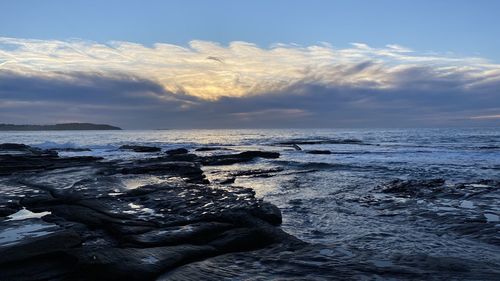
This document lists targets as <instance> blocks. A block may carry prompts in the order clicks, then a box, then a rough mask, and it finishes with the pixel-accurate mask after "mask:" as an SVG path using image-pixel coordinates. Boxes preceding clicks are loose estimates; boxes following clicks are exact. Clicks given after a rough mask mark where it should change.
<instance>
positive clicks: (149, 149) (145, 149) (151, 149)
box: [119, 145, 161, 153]
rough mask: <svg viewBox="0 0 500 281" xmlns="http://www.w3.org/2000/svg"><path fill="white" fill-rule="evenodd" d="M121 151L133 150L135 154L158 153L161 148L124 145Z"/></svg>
mask: <svg viewBox="0 0 500 281" xmlns="http://www.w3.org/2000/svg"><path fill="white" fill-rule="evenodd" d="M119 149H124V150H132V151H134V152H140V153H143V152H158V151H161V148H159V147H155V146H144V145H122V146H120V147H119Z"/></svg>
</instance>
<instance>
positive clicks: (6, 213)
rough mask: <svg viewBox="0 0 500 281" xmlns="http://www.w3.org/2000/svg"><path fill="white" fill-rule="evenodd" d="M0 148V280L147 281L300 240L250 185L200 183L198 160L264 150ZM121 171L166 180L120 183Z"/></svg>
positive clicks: (243, 157) (256, 154)
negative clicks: (154, 153) (73, 152)
mask: <svg viewBox="0 0 500 281" xmlns="http://www.w3.org/2000/svg"><path fill="white" fill-rule="evenodd" d="M0 149H1V150H2V154H1V155H0V157H2V162H1V163H2V164H1V166H0V172H1V175H2V177H1V178H0V185H1V186H0V188H1V189H2V194H1V195H0V209H1V212H0V280H52V279H57V280H122V279H127V280H153V279H155V278H156V277H158V276H160V275H162V274H165V273H167V272H169V271H171V270H173V269H175V268H178V267H180V266H183V265H186V264H189V263H192V262H195V261H201V260H207V259H211V258H213V257H216V256H220V255H224V254H228V253H235V252H242V251H254V250H258V249H263V248H267V247H269V246H270V245H276V244H282V243H285V244H289V243H290V244H294V245H296V247H297V249H298V248H300V247H302V246H303V245H305V243H303V242H301V241H299V240H298V239H296V238H294V237H292V236H290V235H288V234H286V233H285V232H283V231H282V230H281V229H280V228H279V227H278V226H279V224H280V223H281V212H280V211H279V209H278V208H277V207H275V206H273V205H271V204H269V203H266V202H263V201H262V200H260V199H257V198H256V197H255V193H254V191H253V190H252V189H249V188H238V187H231V188H225V189H221V188H215V187H211V186H209V185H206V183H207V182H206V180H205V179H204V178H205V177H204V175H203V171H202V170H201V168H200V165H201V164H200V163H213V162H214V161H219V162H221V161H223V160H222V159H224V161H227V162H229V161H231V162H238V161H250V160H252V159H254V158H255V157H277V156H279V155H276V154H273V153H266V152H249V153H241V154H237V155H231V156H218V157H216V156H211V158H210V159H207V158H202V157H198V156H196V157H191V158H189V159H182V160H179V159H177V158H176V157H178V156H179V155H182V156H183V157H185V155H187V151H186V153H184V152H182V153H173V154H172V153H170V156H167V157H157V158H151V159H141V160H128V161H104V160H103V159H100V158H95V157H59V156H58V155H57V153H54V152H53V151H43V150H39V149H34V148H31V147H29V146H24V145H14V144H8V145H2V146H0ZM137 149H138V150H140V151H141V152H143V151H145V149H144V148H142V147H141V148H137V147H134V148H133V150H134V151H135V150H137ZM13 151H14V152H15V153H11V152H13ZM178 160H179V161H178ZM185 160H190V161H185ZM130 175H133V176H144V175H148V176H151V175H161V176H162V177H163V178H164V179H166V181H168V182H161V183H156V184H146V185H140V186H138V187H136V188H126V187H125V188H124V187H123V181H124V177H129V176H130ZM227 263H228V264H229V263H231V261H230V260H228V261H227ZM28 274H29V275H28Z"/></svg>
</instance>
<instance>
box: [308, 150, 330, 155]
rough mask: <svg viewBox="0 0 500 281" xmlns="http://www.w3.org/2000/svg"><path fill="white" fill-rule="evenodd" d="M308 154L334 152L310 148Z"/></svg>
mask: <svg viewBox="0 0 500 281" xmlns="http://www.w3.org/2000/svg"><path fill="white" fill-rule="evenodd" d="M306 153H308V154H332V152H331V151H330V150H308V151H306Z"/></svg>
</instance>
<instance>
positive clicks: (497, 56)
mask: <svg viewBox="0 0 500 281" xmlns="http://www.w3.org/2000/svg"><path fill="white" fill-rule="evenodd" d="M0 11H1V13H2V16H1V17H0V123H14V124H31V123H36V124H50V123H62V122H94V123H109V124H113V125H118V126H121V127H124V128H130V129H154V128H261V127H269V128H277V127H279V128H287V127H456V126H467V127H469V126H499V125H500V28H498V26H500V17H498V11H500V1H493V0H490V1H488V0H479V1H460V0H455V1H445V0H441V1H404V0H403V1H401V0H400V1H396V0H393V1H388V0H381V1H368V0H366V1H358V0H346V1H319V0H310V1H298V0H296V1H293V0H289V1H280V0H268V1H229V0H227V1H223V0H219V1H217V0H216V1H201V0H200V1H189V0H187V1H186V0H184V1H147V0H146V1H138V0H137V1H53V0H46V1H35V0H33V1H25V0H16V1H2V2H0Z"/></svg>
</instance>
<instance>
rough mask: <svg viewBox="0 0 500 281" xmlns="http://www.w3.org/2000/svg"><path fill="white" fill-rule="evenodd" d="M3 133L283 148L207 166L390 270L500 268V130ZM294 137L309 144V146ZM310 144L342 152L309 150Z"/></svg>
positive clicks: (314, 237) (126, 154)
mask: <svg viewBox="0 0 500 281" xmlns="http://www.w3.org/2000/svg"><path fill="white" fill-rule="evenodd" d="M0 142H18V143H20V142H21V143H26V144H36V145H39V146H40V147H58V146H68V147H69V146H71V147H86V148H91V149H92V151H90V152H88V151H87V152H71V153H73V154H72V155H99V156H103V157H106V158H107V159H134V158H141V157H151V156H160V155H162V154H163V152H159V153H156V154H140V153H133V152H130V151H120V150H118V149H117V148H118V147H119V146H120V145H122V144H132V143H133V144H141V145H156V146H160V147H162V149H163V151H164V150H166V149H170V148H178V147H186V148H188V149H190V150H191V151H194V149H196V148H199V147H204V146H217V147H221V148H226V149H227V148H230V149H231V150H213V151H205V152H195V153H197V154H199V155H211V154H220V153H235V152H238V151H244V150H257V149H263V150H272V151H278V152H280V153H281V156H280V158H279V159H273V160H267V159H259V160H257V161H254V162H250V163H245V164H236V165H230V166H211V167H203V170H204V172H205V174H206V175H207V178H208V179H209V180H210V182H211V183H212V185H213V186H214V187H217V188H226V187H227V186H243V187H250V188H252V189H254V190H255V192H256V194H257V195H258V196H259V197H263V198H265V199H266V200H267V201H270V202H272V203H274V204H275V205H277V206H278V207H280V209H281V210H282V213H283V218H284V221H283V228H284V229H285V230H286V231H287V232H289V233H291V234H293V235H296V236H298V237H300V238H301V239H303V240H306V241H309V242H313V243H324V244H328V245H335V251H333V252H332V251H331V249H330V248H324V249H323V250H321V251H320V254H321V255H324V256H329V255H339V253H340V251H342V253H344V254H343V256H342V258H343V259H350V258H354V257H356V258H359V260H360V261H363V262H367V263H368V262H369V263H370V264H373V265H374V266H376V267H379V268H391V270H396V269H397V268H398V266H399V268H400V267H401V266H410V267H412V266H415V268H417V265H429V266H431V264H432V263H434V262H435V263H439V264H440V265H441V266H443V267H449V268H448V269H449V270H451V269H452V268H453V264H455V265H456V264H472V263H475V264H477V263H483V264H484V265H485V266H492V267H497V268H500V248H499V245H500V224H499V216H500V184H499V183H498V182H496V181H499V180H500V176H499V175H500V173H499V170H500V129H498V128H490V129H486V128H485V129H481V128H476V129H410V130H380V129H379V130H377V129H369V130H368V129H356V130H347V129H342V130H339V129H335V130H319V129H318V130H169V131H116V132H115V131H112V132H105V131H100V132H0ZM289 143H299V146H300V148H301V149H302V151H298V150H295V149H292V148H291V146H290V144H289ZM309 150H329V151H331V152H332V153H331V154H327V155H322V154H308V153H307V151H309ZM68 153H69V152H68ZM52 178H53V179H54V178H56V177H52ZM435 178H441V179H444V180H445V183H444V185H443V186H440V187H439V188H435V189H431V188H429V187H425V186H424V187H420V188H418V189H417V190H411V191H412V192H407V193H404V192H400V193H397V192H393V193H390V192H384V188H383V187H384V186H386V185H387V183H388V182H390V181H392V180H394V179H401V180H403V181H405V180H409V179H418V180H426V179H435ZM56 179H57V178H56ZM77 182H78V179H74V178H71V179H70V178H65V177H64V174H61V175H60V176H59V178H58V183H57V184H58V186H61V187H62V188H65V187H66V188H67V187H72V188H78V187H79V185H78V183H77ZM157 183H167V184H175V179H172V178H164V177H161V176H143V177H142V176H141V177H137V176H130V177H128V176H117V178H116V182H108V183H106V184H103V182H102V181H99V180H96V181H95V183H93V184H94V185H95V186H103V185H104V186H107V187H108V188H107V189H106V190H107V192H108V193H107V194H109V195H115V196H119V195H120V194H121V193H120V192H122V191H123V190H126V189H134V188H137V187H139V186H142V185H147V184H157ZM51 184H56V183H51ZM86 184H87V185H88V184H91V183H88V182H86ZM3 186H4V185H2V183H1V182H0V188H3ZM5 186H6V187H5V188H8V185H7V184H5ZM82 188H83V187H82ZM2 191H4V189H2ZM6 191H7V190H6ZM14 192H18V193H23V194H29V193H27V192H26V191H25V190H12V193H14ZM82 192H83V191H82ZM127 207H128V209H127V210H125V211H126V212H141V213H142V214H144V216H154V215H155V214H152V213H148V212H149V210H147V208H144V206H142V205H140V203H132V205H129V206H127ZM28 217H29V216H28ZM38 230H40V231H43V229H38ZM38 230H37V231H38ZM13 231H14V230H13ZM19 231H21V230H19ZM23 231H25V230H22V231H21V232H23ZM26 231H27V230H26ZM26 231H25V232H26ZM27 232H29V231H27ZM35 232H36V231H35ZM3 239H4V240H5V239H7V238H3ZM0 241H2V240H0ZM6 241H7V240H6ZM472 261H473V262H472ZM450 268H451V269H450Z"/></svg>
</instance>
